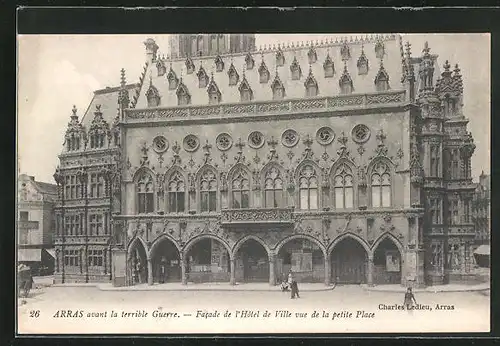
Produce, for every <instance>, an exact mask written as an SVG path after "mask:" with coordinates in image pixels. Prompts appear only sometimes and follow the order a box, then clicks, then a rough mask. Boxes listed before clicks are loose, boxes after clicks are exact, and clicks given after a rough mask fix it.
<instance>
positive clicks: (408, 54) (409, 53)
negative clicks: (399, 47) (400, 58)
mask: <svg viewBox="0 0 500 346" xmlns="http://www.w3.org/2000/svg"><path fill="white" fill-rule="evenodd" d="M405 47H406V56H407V57H408V58H409V57H410V56H411V43H410V42H408V41H406V44H405Z"/></svg>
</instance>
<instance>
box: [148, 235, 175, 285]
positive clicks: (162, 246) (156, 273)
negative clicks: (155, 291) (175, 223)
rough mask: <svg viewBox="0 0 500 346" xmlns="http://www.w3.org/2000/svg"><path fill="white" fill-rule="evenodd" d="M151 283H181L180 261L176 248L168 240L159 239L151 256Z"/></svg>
mask: <svg viewBox="0 0 500 346" xmlns="http://www.w3.org/2000/svg"><path fill="white" fill-rule="evenodd" d="M151 261H152V265H153V282H157V283H161V284H163V283H167V282H180V281H181V260H180V254H179V250H178V249H177V247H176V246H175V245H174V243H173V242H172V241H171V240H170V239H166V238H164V239H161V240H160V243H158V244H157V245H156V246H155V247H154V249H153V250H152V254H151Z"/></svg>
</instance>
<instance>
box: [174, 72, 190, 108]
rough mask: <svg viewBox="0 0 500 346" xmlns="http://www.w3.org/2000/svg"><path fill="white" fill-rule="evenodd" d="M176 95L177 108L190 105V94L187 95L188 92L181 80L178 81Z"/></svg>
mask: <svg viewBox="0 0 500 346" xmlns="http://www.w3.org/2000/svg"><path fill="white" fill-rule="evenodd" d="M176 94H177V103H178V105H179V106H185V105H189V104H191V94H190V93H189V90H188V88H187V87H186V85H185V84H184V83H183V82H182V78H181V80H180V83H179V87H178V88H177V91H176Z"/></svg>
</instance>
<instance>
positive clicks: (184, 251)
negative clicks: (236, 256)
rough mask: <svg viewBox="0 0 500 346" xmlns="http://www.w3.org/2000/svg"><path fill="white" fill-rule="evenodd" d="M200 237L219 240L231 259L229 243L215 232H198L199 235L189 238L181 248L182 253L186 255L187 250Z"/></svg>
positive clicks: (200, 238)
mask: <svg viewBox="0 0 500 346" xmlns="http://www.w3.org/2000/svg"><path fill="white" fill-rule="evenodd" d="M202 239H214V240H217V241H219V242H220V243H221V244H222V245H223V246H224V247H225V248H226V250H227V253H228V254H229V256H230V259H232V252H231V247H230V246H229V244H228V243H227V242H226V241H225V240H224V239H222V238H221V237H219V236H216V235H215V234H200V235H197V236H196V237H193V238H191V239H189V240H188V242H187V243H186V244H185V245H184V248H183V253H184V255H185V256H187V254H188V253H189V250H191V248H192V247H193V245H194V244H196V242H198V241H200V240H202Z"/></svg>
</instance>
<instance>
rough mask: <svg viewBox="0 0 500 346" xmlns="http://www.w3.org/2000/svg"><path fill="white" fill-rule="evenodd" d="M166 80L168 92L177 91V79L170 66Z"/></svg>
mask: <svg viewBox="0 0 500 346" xmlns="http://www.w3.org/2000/svg"><path fill="white" fill-rule="evenodd" d="M167 80H168V89H169V90H175V89H177V87H178V86H179V79H178V78H177V75H176V74H175V72H174V70H172V66H170V71H168V75H167Z"/></svg>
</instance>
